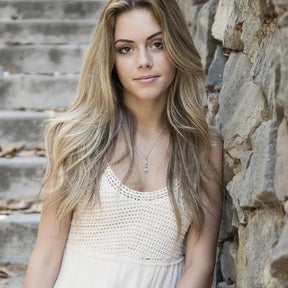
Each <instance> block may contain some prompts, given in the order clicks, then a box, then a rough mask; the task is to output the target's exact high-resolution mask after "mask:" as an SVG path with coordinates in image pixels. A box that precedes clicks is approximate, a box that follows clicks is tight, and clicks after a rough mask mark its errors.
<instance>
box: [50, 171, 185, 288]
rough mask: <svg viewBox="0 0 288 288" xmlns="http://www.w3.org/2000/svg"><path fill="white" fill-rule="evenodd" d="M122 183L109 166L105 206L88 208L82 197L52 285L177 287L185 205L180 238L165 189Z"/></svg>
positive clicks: (102, 188) (61, 287) (102, 190)
mask: <svg viewBox="0 0 288 288" xmlns="http://www.w3.org/2000/svg"><path fill="white" fill-rule="evenodd" d="M120 184H121V182H120V180H119V179H118V178H117V176H116V175H115V174H114V172H113V171H112V169H111V167H110V166H108V167H107V168H106V170H105V172H104V173H103V175H102V178H101V182H100V190H99V193H100V199H101V203H102V204H101V208H100V206H99V205H98V206H94V208H91V207H87V206H86V202H85V200H84V199H83V201H81V203H79V205H77V208H76V210H75V212H74V214H73V218H72V221H71V228H70V231H69V235H68V240H67V244H66V247H65V251H64V256H63V261H62V265H61V269H60V272H59V275H58V278H57V281H56V283H55V286H54V288H175V287H176V286H177V283H178V282H179V280H180V279H181V277H182V274H183V270H184V242H185V235H186V232H187V230H188V228H189V226H190V221H189V219H188V217H187V213H185V206H184V205H183V204H182V205H180V206H181V218H182V229H181V230H182V231H181V235H180V237H179V238H177V226H176V220H175V216H174V213H173V210H172V206H171V204H170V201H169V195H168V190H167V188H163V189H160V190H157V191H152V192H140V191H136V190H133V189H130V188H128V187H127V186H125V185H120ZM175 191H176V192H177V191H178V184H177V182H175ZM177 195H178V194H177ZM180 202H181V201H180Z"/></svg>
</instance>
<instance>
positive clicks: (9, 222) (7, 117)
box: [0, 0, 105, 288]
mask: <svg viewBox="0 0 288 288" xmlns="http://www.w3.org/2000/svg"><path fill="white" fill-rule="evenodd" d="M104 2H105V1H94V0H90V1H81V0H78V1H76V0H69V1H68V0H66V1H60V0H54V1H44V0H26V1H25V0H23V1H22V0H10V1H0V146H1V147H3V146H5V145H9V144H12V143H16V142H20V141H25V146H24V151H21V152H22V153H19V154H17V153H16V154H14V155H12V156H13V157H12V156H10V157H9V158H7V155H6V157H4V156H2V157H0V287H3V288H4V287H5V288H19V287H22V281H23V277H24V273H25V268H26V265H27V263H28V259H29V257H30V254H31V251H32V248H33V246H34V243H35V239H36V234H37V228H38V223H39V219H40V214H39V213H31V209H30V210H29V209H28V210H27V209H26V210H25V209H23V206H21V205H20V206H19V205H18V206H17V205H16V206H15V205H14V206H15V207H14V208H13V205H12V206H10V208H9V209H4V208H3V202H5V201H6V202H5V203H8V202H9V201H8V199H11V201H12V202H13V201H14V200H15V199H16V200H17V199H20V198H21V199H23V198H25V197H26V199H29V197H33V195H34V196H35V195H37V194H38V192H39V183H40V179H41V175H43V168H44V167H45V163H46V159H45V157H41V156H27V155H29V153H26V154H25V153H23V152H25V150H26V152H27V150H29V151H30V152H31V151H33V150H35V149H36V150H37V149H40V150H41V147H43V135H42V134H41V123H42V121H43V120H44V119H46V118H47V117H49V116H51V115H53V114H55V113H59V111H63V110H65V107H67V106H69V105H70V104H71V103H72V101H73V99H74V97H75V95H76V87H77V81H78V76H79V72H80V68H81V63H82V60H83V55H84V52H85V49H86V48H87V43H88V42H89V38H90V35H91V32H92V29H93V27H94V25H95V23H96V21H97V17H98V15H99V12H100V9H101V7H102V5H103V3H104ZM39 147H40V148H39ZM29 151H28V152H29ZM0 153H1V150H0ZM30 154H31V153H30ZM25 155H26V156H25ZM35 155H36V154H35ZM39 155H41V154H39ZM31 195H32V196H31ZM1 201H2V202H1ZM1 203H2V207H1ZM18 204H19V203H18ZM24 206H25V205H24ZM11 207H12V208H11ZM19 207H20V208H19ZM32 212H33V210H32ZM3 266H4V267H6V268H8V274H9V273H10V272H11V271H12V273H11V275H10V277H8V278H6V279H4V278H3V277H1V267H2V270H3V269H4V270H5V268H3ZM2 272H3V271H2ZM2 274H3V273H2ZM4 274H5V273H4Z"/></svg>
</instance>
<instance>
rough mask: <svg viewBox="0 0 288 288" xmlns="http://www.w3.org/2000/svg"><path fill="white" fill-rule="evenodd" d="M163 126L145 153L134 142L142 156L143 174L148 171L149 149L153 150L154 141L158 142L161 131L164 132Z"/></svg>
mask: <svg viewBox="0 0 288 288" xmlns="http://www.w3.org/2000/svg"><path fill="white" fill-rule="evenodd" d="M164 128H165V126H164V127H163V128H162V129H161V131H160V132H159V134H158V136H157V138H156V139H155V141H154V142H153V144H152V146H151V148H150V150H149V151H148V153H147V154H144V153H143V152H142V151H141V149H140V148H139V147H138V146H137V144H135V146H136V148H137V149H138V151H139V152H140V153H141V155H142V156H143V157H144V170H143V171H144V173H145V174H148V173H149V167H148V159H149V156H150V153H151V151H152V150H153V148H154V146H155V145H156V143H157V142H158V140H159V138H160V136H161V135H162V133H163V132H164Z"/></svg>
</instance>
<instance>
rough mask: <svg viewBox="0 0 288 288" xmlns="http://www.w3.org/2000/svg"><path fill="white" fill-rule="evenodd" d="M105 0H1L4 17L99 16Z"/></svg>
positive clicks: (1, 10) (52, 17) (0, 11)
mask: <svg viewBox="0 0 288 288" xmlns="http://www.w3.org/2000/svg"><path fill="white" fill-rule="evenodd" d="M103 3H104V1H77V0H76V1H55V0H54V1H37V2H36V1H31V0H30V1H25V0H23V1H0V18H2V19H7V20H8V19H11V18H12V19H31V18H34V19H35V18H46V19H55V18H58V19H64V18H65V19H81V18H92V19H95V18H97V17H98V15H99V12H100V9H101V7H102V5H103Z"/></svg>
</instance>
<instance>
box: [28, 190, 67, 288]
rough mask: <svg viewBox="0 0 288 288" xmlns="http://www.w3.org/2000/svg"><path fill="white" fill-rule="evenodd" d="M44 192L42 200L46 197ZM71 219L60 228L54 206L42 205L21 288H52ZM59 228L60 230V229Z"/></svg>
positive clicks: (65, 221)
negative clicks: (37, 228)
mask: <svg viewBox="0 0 288 288" xmlns="http://www.w3.org/2000/svg"><path fill="white" fill-rule="evenodd" d="M47 194H48V193H47V192H46V191H44V199H45V197H48V196H47ZM70 221H71V217H70V216H67V217H66V219H65V220H64V221H63V224H62V226H61V227H60V224H59V222H58V221H57V217H56V207H55V205H50V206H49V207H47V205H45V202H44V203H43V207H42V213H41V220H40V224H39V230H38V235H37V240H36V244H35V247H34V249H33V252H32V254H31V257H30V260H29V264H28V268H27V271H26V275H25V279H24V286H23V288H39V287H41V288H52V287H53V286H54V284H55V281H56V279H57V276H58V273H59V269H60V266H61V262H62V257H63V252H64V248H65V244H66V240H67V236H68V231H69V227H70ZM60 228H61V229H60Z"/></svg>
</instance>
